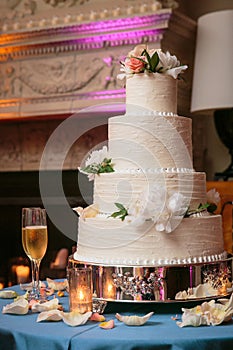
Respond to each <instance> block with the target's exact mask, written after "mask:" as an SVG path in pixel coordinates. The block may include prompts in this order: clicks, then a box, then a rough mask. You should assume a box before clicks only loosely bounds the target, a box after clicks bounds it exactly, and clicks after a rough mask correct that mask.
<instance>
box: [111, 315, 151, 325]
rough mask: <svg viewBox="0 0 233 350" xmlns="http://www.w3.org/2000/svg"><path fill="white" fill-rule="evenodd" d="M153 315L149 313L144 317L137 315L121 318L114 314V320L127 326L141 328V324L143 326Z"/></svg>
mask: <svg viewBox="0 0 233 350" xmlns="http://www.w3.org/2000/svg"><path fill="white" fill-rule="evenodd" d="M153 314H154V312H150V313H148V314H146V315H144V316H137V315H133V316H122V315H120V314H118V313H117V314H116V318H117V319H118V320H119V321H121V322H124V323H125V324H126V325H127V326H142V325H143V324H145V323H146V322H147V321H148V320H149V318H150V317H151V316H152V315H153Z"/></svg>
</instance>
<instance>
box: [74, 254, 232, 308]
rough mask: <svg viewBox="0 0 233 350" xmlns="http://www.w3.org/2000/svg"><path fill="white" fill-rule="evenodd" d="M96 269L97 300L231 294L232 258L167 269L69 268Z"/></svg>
mask: <svg viewBox="0 0 233 350" xmlns="http://www.w3.org/2000/svg"><path fill="white" fill-rule="evenodd" d="M80 265H81V266H87V267H91V268H92V277H93V291H94V294H93V298H94V299H95V300H97V301H106V302H108V301H111V302H130V303H138V302H140V303H146V302H150V303H158V302H159V303H166V302H177V301H179V302H180V301H190V300H198V299H199V300H200V299H201V300H203V299H208V298H219V297H223V296H227V295H229V293H230V292H231V289H232V282H231V281H232V270H233V269H232V257H227V258H225V259H221V260H218V261H214V262H208V261H207V262H202V263H195V264H193V263H192V264H174V265H169V266H168V265H166V266H109V265H98V264H96V263H95V264H94V263H93V264H92V263H90V262H84V261H77V260H75V259H74V256H73V255H72V256H70V257H69V260H68V267H78V266H80Z"/></svg>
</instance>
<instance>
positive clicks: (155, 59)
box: [150, 51, 159, 73]
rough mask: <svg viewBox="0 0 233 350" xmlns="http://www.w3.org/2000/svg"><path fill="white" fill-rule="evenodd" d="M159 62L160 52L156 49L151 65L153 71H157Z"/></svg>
mask: <svg viewBox="0 0 233 350" xmlns="http://www.w3.org/2000/svg"><path fill="white" fill-rule="evenodd" d="M158 64H159V55H158V52H157V51H155V53H154V54H153V55H152V57H151V59H150V66H151V68H150V69H151V71H152V72H154V73H155V72H156V67H157V66H158Z"/></svg>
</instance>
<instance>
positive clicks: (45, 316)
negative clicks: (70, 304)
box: [36, 310, 62, 322]
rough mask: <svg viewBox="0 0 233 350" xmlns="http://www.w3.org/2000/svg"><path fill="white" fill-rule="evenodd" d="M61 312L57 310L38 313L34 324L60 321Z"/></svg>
mask: <svg viewBox="0 0 233 350" xmlns="http://www.w3.org/2000/svg"><path fill="white" fill-rule="evenodd" d="M61 320H62V312H61V311H59V310H49V311H43V312H41V313H39V315H38V317H37V320H36V322H42V321H61Z"/></svg>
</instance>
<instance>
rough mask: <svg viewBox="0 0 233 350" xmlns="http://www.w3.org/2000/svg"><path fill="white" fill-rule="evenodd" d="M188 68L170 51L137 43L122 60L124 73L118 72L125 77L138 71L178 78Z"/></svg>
mask: <svg viewBox="0 0 233 350" xmlns="http://www.w3.org/2000/svg"><path fill="white" fill-rule="evenodd" d="M187 68H188V66H187V65H181V63H180V61H179V60H178V59H177V57H176V56H174V55H171V54H170V52H168V51H167V52H166V53H164V52H163V51H162V50H161V49H149V48H148V47H147V45H137V46H136V47H135V48H134V49H133V50H132V51H130V52H129V53H128V55H127V57H126V58H125V60H124V61H122V62H121V71H122V72H123V73H122V74H118V78H119V79H124V78H125V77H126V76H130V75H133V74H138V73H147V74H150V73H160V74H165V75H170V76H172V77H173V78H174V79H177V78H179V77H180V74H181V73H182V72H183V71H184V70H186V69H187Z"/></svg>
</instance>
